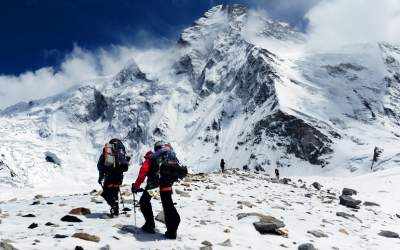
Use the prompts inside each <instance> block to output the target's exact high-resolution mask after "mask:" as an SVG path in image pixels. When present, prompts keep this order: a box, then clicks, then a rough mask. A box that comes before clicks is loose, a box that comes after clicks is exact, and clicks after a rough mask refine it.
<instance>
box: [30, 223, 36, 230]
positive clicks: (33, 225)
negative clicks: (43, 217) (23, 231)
mask: <svg viewBox="0 0 400 250" xmlns="http://www.w3.org/2000/svg"><path fill="white" fill-rule="evenodd" d="M38 226H39V225H38V224H37V223H32V224H30V225H29V227H28V228H29V229H34V228H37V227H38Z"/></svg>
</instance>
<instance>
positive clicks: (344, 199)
mask: <svg viewBox="0 0 400 250" xmlns="http://www.w3.org/2000/svg"><path fill="white" fill-rule="evenodd" d="M339 200H340V202H339V204H340V205H343V206H346V207H349V208H356V209H359V208H360V207H359V205H360V204H361V201H360V200H355V199H353V198H351V196H348V195H341V196H339Z"/></svg>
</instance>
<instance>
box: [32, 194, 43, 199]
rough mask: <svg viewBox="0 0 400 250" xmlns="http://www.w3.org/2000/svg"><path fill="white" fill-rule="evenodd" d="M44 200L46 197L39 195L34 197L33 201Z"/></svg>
mask: <svg viewBox="0 0 400 250" xmlns="http://www.w3.org/2000/svg"><path fill="white" fill-rule="evenodd" d="M43 198H44V196H43V195H41V194H37V195H35V196H34V197H33V199H35V200H40V199H43Z"/></svg>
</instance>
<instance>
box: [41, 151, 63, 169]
mask: <svg viewBox="0 0 400 250" xmlns="http://www.w3.org/2000/svg"><path fill="white" fill-rule="evenodd" d="M44 156H45V160H46V161H47V162H50V163H54V164H56V165H58V166H61V159H60V158H59V157H58V156H57V155H56V154H55V153H53V152H49V151H47V152H44Z"/></svg>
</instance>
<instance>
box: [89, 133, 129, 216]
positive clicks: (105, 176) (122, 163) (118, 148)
mask: <svg viewBox="0 0 400 250" xmlns="http://www.w3.org/2000/svg"><path fill="white" fill-rule="evenodd" d="M129 161H130V157H129V156H126V151H125V146H124V144H122V142H121V141H120V140H119V139H112V140H110V142H109V143H106V144H105V145H104V147H103V153H102V154H101V156H100V158H99V161H98V162H97V169H98V170H99V180H98V183H99V184H100V185H101V186H102V187H103V192H102V194H101V196H102V197H103V198H104V200H106V202H107V204H108V205H110V207H111V209H110V215H111V216H118V215H119V206H118V193H119V187H120V186H121V184H122V180H123V178H124V174H123V172H126V171H127V170H128V167H129ZM103 180H104V182H103Z"/></svg>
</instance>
